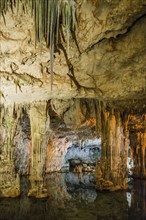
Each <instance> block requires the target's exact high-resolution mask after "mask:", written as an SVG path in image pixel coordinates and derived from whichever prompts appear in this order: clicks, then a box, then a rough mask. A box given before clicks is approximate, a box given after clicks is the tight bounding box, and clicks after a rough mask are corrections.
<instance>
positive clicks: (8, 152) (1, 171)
mask: <svg viewBox="0 0 146 220" xmlns="http://www.w3.org/2000/svg"><path fill="white" fill-rule="evenodd" d="M1 112H3V113H2V120H1V124H0V127H1V128H2V131H3V133H2V134H1V135H2V138H3V142H2V143H1V153H0V197H15V196H18V195H19V194H20V184H19V176H18V174H17V173H16V172H15V164H14V160H13V153H14V136H15V132H16V127H17V123H18V120H19V117H20V114H19V113H18V112H16V115H15V117H14V114H13V113H14V109H13V106H9V107H6V108H5V107H4V108H3V109H2V110H1Z"/></svg>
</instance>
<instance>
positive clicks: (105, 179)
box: [95, 110, 129, 190]
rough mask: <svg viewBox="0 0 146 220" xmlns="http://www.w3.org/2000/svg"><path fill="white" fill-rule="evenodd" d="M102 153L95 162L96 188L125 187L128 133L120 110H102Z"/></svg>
mask: <svg viewBox="0 0 146 220" xmlns="http://www.w3.org/2000/svg"><path fill="white" fill-rule="evenodd" d="M101 120H102V128H101V131H102V134H101V137H102V155H101V160H100V161H97V164H96V172H95V174H96V177H97V184H96V186H97V189H100V190H102V189H108V190H118V189H125V188H126V177H127V157H128V145H129V139H128V136H129V133H128V130H127V124H126V120H125V121H124V122H123V120H122V117H121V114H120V112H118V111H112V110H111V111H106V110H105V111H103V112H102V118H101Z"/></svg>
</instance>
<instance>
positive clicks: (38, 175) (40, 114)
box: [28, 102, 50, 198]
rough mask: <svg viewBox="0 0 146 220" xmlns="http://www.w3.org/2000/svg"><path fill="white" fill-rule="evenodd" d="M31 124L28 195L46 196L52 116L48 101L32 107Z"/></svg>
mask: <svg viewBox="0 0 146 220" xmlns="http://www.w3.org/2000/svg"><path fill="white" fill-rule="evenodd" d="M30 125H31V141H32V157H31V167H30V184H31V187H30V190H29V193H28V196H35V197H38V198H42V197H46V196H47V191H46V189H45V187H44V180H43V177H44V172H45V163H46V151H47V146H48V139H49V125H50V118H49V116H48V114H47V103H46V102H37V103H34V104H32V105H31V107H30Z"/></svg>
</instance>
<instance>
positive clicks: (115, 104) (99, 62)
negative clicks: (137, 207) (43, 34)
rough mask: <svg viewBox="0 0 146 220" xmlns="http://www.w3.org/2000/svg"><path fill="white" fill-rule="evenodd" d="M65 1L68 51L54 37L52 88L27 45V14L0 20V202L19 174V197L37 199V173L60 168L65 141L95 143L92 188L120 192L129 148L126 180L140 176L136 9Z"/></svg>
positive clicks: (44, 56) (143, 104)
mask: <svg viewBox="0 0 146 220" xmlns="http://www.w3.org/2000/svg"><path fill="white" fill-rule="evenodd" d="M75 2H76V3H75V5H76V18H77V24H76V30H75V31H74V30H71V36H70V48H69V50H68V49H67V42H66V38H64V39H63V40H62V41H61V42H60V43H59V44H58V45H57V48H55V51H54V54H53V56H54V64H53V65H54V67H53V72H54V74H53V75H54V76H53V84H52V90H51V55H50V48H47V47H46V42H45V40H44V39H43V41H42V45H41V48H40V45H39V44H36V40H35V28H34V20H33V18H32V17H31V11H30V10H29V9H28V11H27V13H24V12H23V10H21V9H19V10H18V11H17V10H16V8H14V9H13V10H12V11H11V10H9V11H8V12H7V13H5V14H4V15H3V16H2V18H1V19H0V28H1V29H0V39H1V42H0V48H1V52H0V119H1V120H0V197H14V196H17V195H19V194H20V184H19V177H20V176H21V175H29V179H30V185H31V186H30V190H29V192H28V195H29V196H36V197H44V196H47V195H48V194H47V191H46V188H45V181H44V175H45V173H46V172H50V171H58V170H61V168H63V167H64V165H65V156H66V155H67V152H68V148H69V147H71V146H72V145H73V144H74V143H75V142H76V143H78V144H77V145H78V146H82V147H83V149H85V147H86V146H85V145H84V144H83V143H84V142H85V141H89V140H91V142H92V144H91V145H94V144H93V142H94V140H95V139H97V138H101V159H100V158H98V160H97V162H96V172H95V175H96V178H97V184H96V186H97V188H98V189H110V190H115V189H121V188H122V189H125V188H126V178H127V173H128V172H127V157H128V148H129V146H130V153H131V159H132V160H133V161H134V163H135V167H134V170H133V176H134V177H139V178H146V116H145V113H146V61H145V60H146V28H145V24H146V1H145V0H137V1H126V0H120V1H115V0H76V1H75ZM63 35H66V32H65V28H63V29H62V36H63ZM79 143H81V144H79ZM91 147H92V146H91ZM96 147H97V145H96ZM68 154H69V153H68ZM57 158H58V159H57ZM70 159H73V158H70ZM74 159H76V158H74Z"/></svg>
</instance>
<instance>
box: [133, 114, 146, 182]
mask: <svg viewBox="0 0 146 220" xmlns="http://www.w3.org/2000/svg"><path fill="white" fill-rule="evenodd" d="M129 130H130V147H131V157H132V159H133V160H134V164H135V166H134V170H133V176H134V177H138V178H146V114H143V115H131V116H130V123H129Z"/></svg>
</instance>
